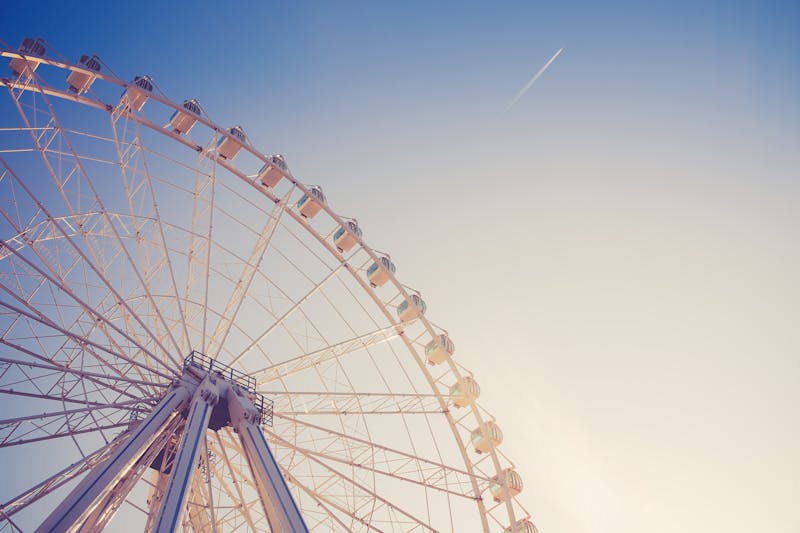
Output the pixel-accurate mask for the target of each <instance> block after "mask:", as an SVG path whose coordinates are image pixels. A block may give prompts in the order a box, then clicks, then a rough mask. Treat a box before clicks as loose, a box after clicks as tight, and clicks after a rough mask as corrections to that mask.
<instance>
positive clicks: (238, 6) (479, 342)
mask: <svg viewBox="0 0 800 533" xmlns="http://www.w3.org/2000/svg"><path fill="white" fill-rule="evenodd" d="M10 5H11V4H9V5H8V6H7V7H6V8H5V9H4V12H3V17H2V19H1V20H0V38H2V39H3V40H4V41H6V42H8V43H10V44H12V45H17V44H18V42H19V41H20V40H21V39H22V37H25V36H43V37H45V38H46V39H47V40H48V41H49V42H50V43H52V45H54V46H55V48H56V49H58V50H59V51H60V52H61V53H62V54H64V55H65V56H67V57H68V58H70V59H75V58H77V56H78V55H80V54H82V53H97V54H99V55H100V56H101V57H102V58H103V59H104V60H105V61H106V62H107V63H108V64H109V65H111V67H112V68H113V69H114V70H115V72H117V73H118V74H119V75H120V76H121V77H123V78H129V77H132V76H133V75H135V74H140V73H147V74H150V75H151V76H153V78H154V80H155V81H156V83H157V84H158V85H159V87H160V88H161V89H162V90H163V91H164V92H165V93H166V94H167V95H168V96H170V97H171V98H172V99H174V100H181V99H183V98H186V97H195V98H198V99H199V100H200V102H201V104H203V106H204V108H205V109H206V111H207V112H208V113H209V115H210V116H211V117H212V118H213V119H214V120H215V121H216V122H218V123H220V124H223V125H225V124H235V123H241V124H242V125H243V126H244V128H245V130H246V131H247V132H248V134H249V136H250V139H251V140H252V142H253V143H254V144H255V145H256V146H257V147H260V148H263V150H264V151H266V152H271V153H272V152H281V153H284V154H286V155H287V160H288V161H289V164H290V167H291V168H292V170H293V172H294V173H295V175H300V176H303V177H304V179H305V181H307V182H310V183H320V184H322V185H323V186H324V187H325V190H326V193H327V194H328V196H329V198H330V199H331V201H332V203H333V204H334V205H335V206H336V208H337V209H338V210H339V211H340V212H342V213H344V214H347V215H354V216H357V217H358V218H359V221H360V222H361V225H362V227H363V228H364V230H365V235H366V236H367V238H368V241H369V242H370V243H371V244H372V245H374V246H375V247H376V248H378V249H388V250H389V251H391V252H392V253H393V257H394V258H395V259H396V262H397V263H398V267H399V269H398V274H399V276H400V278H401V279H402V280H403V281H405V282H407V283H409V284H410V285H412V286H414V287H417V288H419V289H421V290H422V291H423V293H424V294H425V296H426V301H427V302H428V304H429V308H430V311H431V316H432V317H433V319H434V320H435V321H436V322H439V323H444V324H446V325H447V327H448V329H449V330H450V331H451V332H452V333H453V336H454V339H455V340H456V342H457V344H458V346H459V349H460V350H462V351H461V352H460V353H462V354H463V358H462V359H461V362H462V363H463V364H464V365H465V366H467V367H468V368H470V369H472V370H474V371H475V373H476V376H477V378H478V380H479V381H480V383H481V385H482V389H483V390H484V395H483V396H482V400H483V401H484V405H486V407H487V408H488V409H489V411H491V412H492V413H494V414H495V415H496V416H497V417H498V420H499V422H500V424H501V425H502V426H503V427H504V432H505V434H506V438H507V442H506V443H504V447H505V448H504V450H505V451H506V453H508V454H509V455H510V456H511V457H512V458H514V459H515V460H516V462H517V464H518V465H519V469H520V471H521V472H522V473H523V476H524V478H525V482H526V492H525V493H524V494H523V496H524V501H525V503H526V506H527V507H528V508H529V510H531V512H532V513H533V515H534V517H535V518H536V520H537V522H538V524H539V526H540V531H542V533H553V532H572V533H583V532H586V533H589V532H592V533H594V532H605V531H615V532H617V533H619V532H625V533H627V532H631V533H633V532H641V531H650V532H654V533H658V532H661V531H676V530H679V531H687V532H712V531H725V532H726V533H730V532H738V531H742V532H744V531H752V530H762V531H772V532H776V533H784V532H785V533H792V532H796V531H797V530H798V528H800V521H798V518H797V514H796V510H795V509H794V506H796V501H797V499H798V497H800V484H798V481H797V480H798V479H800V464H798V458H797V454H796V450H797V447H798V445H800V433H799V432H798V429H797V424H796V419H797V408H796V406H797V405H798V401H800V396H799V395H798V392H797V391H796V383H797V379H798V378H800V366H799V364H798V350H800V346H798V341H797V339H796V332H795V328H796V324H797V319H798V318H800V317H798V306H797V301H798V299H797V298H798V297H800V294H798V287H800V283H798V281H799V280H798V279H797V272H798V271H800V255H798V250H797V243H798V237H800V235H798V230H797V228H798V227H800V224H798V223H799V222H800V220H798V214H797V213H798V209H797V206H798V201H799V200H800V181H799V180H798V178H800V171H799V170H798V169H800V150H798V148H797V147H798V146H800V91H798V87H799V86H800V61H799V60H798V58H797V52H798V50H800V31H799V30H798V28H800V4H798V3H797V2H769V1H766V2H755V1H753V2H743V1H742V2H740V1H729V2H721V1H719V2H606V3H599V2H564V3H544V2H524V3H523V2H519V3H517V2H493V3H478V2H468V3H461V2H435V3H426V2H404V3H393V4H390V3H388V2H383V3H378V2H337V3H334V2H317V3H315V2H292V3H267V2H251V3H231V5H228V4H227V3H220V2H215V3H206V2H184V3H178V2H140V3H122V2H115V3H96V4H92V3H82V4H81V5H80V6H75V5H73V4H70V3H63V2H35V3H25V4H19V5H17V4H14V7H13V8H12V7H10ZM20 6H21V7H20ZM561 47H563V48H564V53H563V54H562V55H561V56H560V57H559V58H558V59H557V60H556V61H555V62H554V63H553V65H552V66H551V68H550V69H549V70H548V71H547V72H546V73H545V74H544V75H543V76H542V78H541V79H540V80H539V81H538V82H537V83H536V84H535V85H534V86H533V88H532V89H531V90H530V91H529V92H528V93H527V94H526V95H525V96H524V97H523V98H522V99H521V100H520V101H519V102H518V103H517V104H516V105H515V106H514V108H513V109H512V110H511V111H510V112H509V113H507V114H506V115H503V116H501V113H502V111H503V109H504V108H505V106H506V104H507V103H508V102H509V100H510V99H511V98H512V97H513V96H514V95H515V94H516V92H517V91H518V90H519V89H520V88H521V87H522V86H523V85H524V84H525V83H526V82H527V80H528V79H530V77H531V76H532V75H533V74H534V73H535V72H536V71H537V70H538V69H539V68H540V67H541V65H542V64H544V62H545V61H546V60H547V59H548V58H549V57H550V56H551V55H552V54H553V53H554V52H555V51H556V50H558V49H559V48H561ZM462 347H464V348H462Z"/></svg>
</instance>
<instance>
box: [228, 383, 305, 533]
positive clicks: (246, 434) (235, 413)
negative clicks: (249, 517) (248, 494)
mask: <svg viewBox="0 0 800 533" xmlns="http://www.w3.org/2000/svg"><path fill="white" fill-rule="evenodd" d="M245 394H246V393H244V392H243V391H242V389H240V388H238V387H235V386H231V387H228V393H227V397H228V409H229V411H230V415H231V423H232V425H233V428H234V429H235V430H236V432H237V433H238V434H239V439H241V441H242V448H243V449H244V451H245V455H246V456H247V460H248V462H249V463H250V469H251V470H252V472H253V477H254V478H255V482H256V487H257V488H258V493H259V496H260V497H261V504H262V505H263V506H264V512H265V513H266V515H267V521H268V522H269V527H270V530H271V531H280V532H282V533H289V532H292V533H308V527H307V526H306V523H305V521H304V520H303V516H302V515H301V514H300V510H299V509H298V508H297V504H296V503H295V501H294V498H292V493H291V492H290V491H289V487H288V486H287V485H286V481H285V480H284V479H283V475H281V471H280V468H278V463H276V462H275V458H274V457H273V456H272V452H271V451H270V449H269V445H268V444H267V441H266V439H265V438H264V434H263V433H262V432H261V428H260V427H259V421H260V418H261V415H260V413H259V412H258V411H257V410H256V409H255V407H254V406H253V402H252V401H250V400H249V399H248V398H247V397H246V396H245Z"/></svg>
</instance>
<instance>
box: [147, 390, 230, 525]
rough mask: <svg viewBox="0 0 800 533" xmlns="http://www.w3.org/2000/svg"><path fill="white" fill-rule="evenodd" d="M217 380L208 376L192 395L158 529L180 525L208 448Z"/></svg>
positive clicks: (216, 398) (158, 520)
mask: <svg viewBox="0 0 800 533" xmlns="http://www.w3.org/2000/svg"><path fill="white" fill-rule="evenodd" d="M213 380H214V378H213V377H211V376H207V377H206V378H205V379H204V380H203V382H202V383H201V384H200V386H198V387H197V391H196V392H195V394H194V397H193V398H192V403H191V406H190V407H189V415H188V416H187V418H186V427H185V428H184V430H183V437H182V438H181V442H180V444H179V445H178V455H177V456H176V457H175V463H174V464H173V465H172V472H171V473H170V476H169V481H168V482H167V488H166V490H165V491H164V497H163V498H162V500H161V507H160V509H159V510H158V517H157V518H156V521H155V527H154V528H153V531H154V533H172V532H173V531H176V530H177V528H178V526H179V525H180V521H181V516H182V515H183V511H184V509H185V508H186V497H187V495H188V493H189V487H190V485H191V482H192V476H193V475H194V474H195V472H196V471H197V465H198V460H199V458H200V451H201V450H204V449H205V447H204V446H203V439H205V437H206V430H207V428H208V419H209V418H210V417H211V411H212V409H213V406H214V405H215V404H216V403H217V400H218V399H219V391H218V389H217V386H216V384H215V383H214V382H213Z"/></svg>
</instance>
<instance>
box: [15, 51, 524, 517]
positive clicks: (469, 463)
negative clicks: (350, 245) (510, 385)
mask: <svg viewBox="0 0 800 533" xmlns="http://www.w3.org/2000/svg"><path fill="white" fill-rule="evenodd" d="M0 56H3V57H7V58H13V57H20V58H22V59H24V60H26V61H27V60H35V61H36V62H37V63H40V64H47V65H49V66H52V67H56V68H60V69H62V70H67V71H74V70H81V67H80V66H78V65H74V64H70V63H67V62H61V61H55V60H51V59H48V58H43V57H39V56H30V55H26V54H23V53H20V52H19V51H16V50H13V51H12V50H2V51H0ZM33 75H34V76H38V75H37V74H35V73H33ZM92 75H94V76H95V77H96V78H97V79H100V80H103V81H106V82H109V83H112V84H114V85H117V86H120V87H123V88H128V87H130V86H131V85H132V84H130V83H128V82H125V81H123V80H121V79H119V78H117V77H116V76H111V75H108V74H104V73H98V72H92ZM2 84H3V85H4V86H6V87H7V88H8V89H9V90H11V89H12V87H13V88H17V89H20V87H16V82H14V81H10V80H7V79H3V80H2ZM39 87H40V88H41V91H39V92H42V93H43V94H47V95H48V96H55V97H58V98H63V99H67V100H72V101H74V102H75V103H77V104H81V105H88V106H90V107H95V108H97V109H105V110H106V111H110V107H111V106H109V104H105V105H103V104H102V103H101V102H99V101H97V102H96V101H93V100H92V99H90V98H87V97H83V96H81V95H71V94H69V93H66V92H63V91H57V90H48V91H44V88H43V87H41V85H39ZM23 90H32V91H34V92H37V91H36V90H35V89H31V88H27V89H23ZM150 97H151V98H153V99H154V100H156V101H158V102H160V103H161V104H163V105H166V106H167V107H170V108H172V109H173V110H180V109H181V106H180V105H178V104H175V103H174V102H173V101H172V100H170V99H168V98H166V97H164V96H161V95H156V94H152V95H151V96H150ZM122 114H123V115H124V116H125V118H126V119H129V120H132V121H134V122H136V123H137V124H139V125H142V126H144V127H147V128H149V129H151V130H152V131H155V132H157V133H159V134H162V135H164V136H166V137H168V138H170V139H172V140H175V141H178V142H180V143H181V144H183V145H185V146H186V147H188V148H191V149H192V150H194V151H196V152H198V154H199V155H201V156H203V157H205V158H206V159H207V160H209V161H212V162H213V163H214V164H218V165H220V166H221V167H223V168H225V169H226V170H227V171H228V172H229V173H231V174H233V175H234V176H236V177H238V178H239V179H240V180H242V181H243V182H244V183H247V184H249V185H251V186H252V187H253V188H254V189H256V190H257V191H259V192H260V193H261V194H262V195H263V196H265V197H267V198H268V199H270V200H271V201H272V202H273V203H275V204H277V203H278V202H279V201H280V199H279V198H278V197H277V196H276V195H275V194H274V193H273V191H272V190H267V189H265V188H263V187H259V186H258V184H257V180H254V179H252V176H248V175H247V174H245V173H244V172H243V171H241V170H239V169H238V168H237V167H236V166H235V165H234V164H233V162H232V161H228V160H225V159H222V158H221V157H219V155H217V154H214V153H212V150H210V149H208V148H203V147H202V146H200V145H196V144H192V142H191V141H190V140H188V139H186V138H185V137H182V136H180V135H177V134H175V133H173V132H170V131H168V130H167V129H166V128H165V127H164V126H159V125H157V124H155V123H153V122H152V121H149V120H147V119H146V117H144V116H140V115H138V114H137V113H134V112H133V111H131V110H130V109H128V110H123V111H122ZM197 119H198V123H200V124H203V125H205V126H206V127H207V128H209V129H210V130H211V131H212V132H213V134H212V135H214V136H223V137H226V138H231V139H234V137H233V136H232V135H231V134H230V133H229V132H228V130H227V129H226V128H223V127H220V126H219V125H218V124H216V123H214V122H213V121H211V119H210V118H208V117H207V116H203V115H198V116H197ZM236 140H237V141H239V140H238V139H236ZM241 147H242V148H243V149H244V150H246V151H247V152H249V153H250V154H251V155H253V156H254V157H256V158H257V159H258V160H260V161H261V162H262V163H263V164H270V163H271V160H270V156H269V155H268V154H265V153H263V152H261V151H259V150H257V149H256V148H255V147H253V146H252V144H250V143H249V142H245V143H241ZM272 168H275V169H276V170H277V171H278V172H280V173H281V174H282V176H283V178H285V179H287V180H288V181H289V182H290V183H291V184H292V185H293V187H296V188H297V189H298V190H299V191H301V192H302V193H303V194H306V195H307V194H310V190H311V187H310V186H308V185H306V184H304V183H303V182H301V181H300V180H299V179H297V178H295V176H294V175H293V174H292V173H291V172H289V171H288V170H284V169H282V168H279V167H277V166H274V165H273V166H272ZM321 208H322V210H324V211H325V213H326V214H327V216H328V217H329V218H330V219H331V220H332V221H334V222H335V223H336V224H337V225H338V226H339V227H341V228H344V229H345V231H347V232H350V233H352V234H353V237H354V238H355V239H356V240H357V243H358V247H359V248H360V249H361V250H363V251H364V252H365V253H366V254H367V255H368V257H369V258H370V259H371V260H372V261H374V262H378V261H379V260H380V257H381V255H379V254H378V253H377V252H376V251H375V250H374V249H373V248H372V247H370V246H369V245H368V244H367V243H366V242H365V241H364V239H363V237H362V236H361V235H356V234H355V233H353V232H351V231H350V228H349V227H348V225H347V223H346V221H347V220H348V218H347V217H343V216H341V215H339V214H337V213H336V212H334V211H333V208H332V206H331V205H330V204H329V203H327V202H325V203H322V204H321ZM286 212H287V213H288V214H289V216H290V217H292V218H293V219H294V220H295V221H296V222H297V223H299V225H300V226H302V227H303V228H304V229H305V231H306V232H308V233H309V234H311V235H313V236H314V238H316V239H317V241H318V242H319V244H320V245H322V247H323V248H325V249H327V250H328V252H329V253H330V254H332V255H333V257H334V258H336V259H337V260H338V261H339V263H340V265H341V266H343V267H344V269H345V270H347V271H348V272H349V273H350V275H351V276H352V278H354V279H355V280H356V281H357V282H358V284H359V285H360V286H361V288H362V290H364V291H365V292H366V294H368V295H369V296H370V298H371V299H372V301H373V302H374V304H375V305H376V306H377V307H378V308H379V309H380V310H381V312H382V313H383V315H384V317H385V318H386V319H387V320H389V321H390V323H391V324H392V325H393V326H394V327H396V328H397V329H398V330H399V331H402V329H403V326H404V322H403V321H401V320H400V319H399V318H397V317H396V316H395V315H394V314H392V313H391V312H390V311H391V308H390V307H389V306H388V303H387V302H384V301H383V300H382V299H381V298H380V297H378V295H377V294H376V292H375V290H374V289H373V288H372V287H370V286H369V284H368V283H366V281H365V280H364V279H363V276H361V275H359V272H358V271H356V270H355V268H354V267H353V266H352V265H349V264H348V263H347V261H346V259H345V257H344V255H343V254H342V253H340V252H339V251H338V250H336V248H335V246H334V245H333V244H331V243H330V242H329V240H328V239H327V238H326V236H324V235H322V234H320V233H319V232H318V231H317V230H316V229H315V228H314V227H313V226H312V225H311V224H310V223H308V221H306V220H305V219H304V218H303V217H301V216H300V214H299V213H297V212H296V211H295V210H293V209H286ZM387 273H388V276H389V281H390V282H391V283H392V284H393V285H394V287H395V289H396V290H397V291H398V293H399V294H400V295H401V296H402V298H403V299H404V300H405V301H410V296H411V294H412V292H410V291H409V290H408V288H407V287H406V286H405V285H403V284H402V283H401V282H400V281H399V280H398V278H397V277H396V275H395V273H394V272H390V271H388V272H387ZM415 320H416V321H418V322H419V323H420V324H422V325H423V327H424V329H425V330H426V331H427V332H428V334H429V335H430V336H431V337H432V338H436V337H437V336H438V334H439V333H438V331H437V330H439V331H441V330H442V328H438V327H436V326H434V325H433V323H432V322H430V321H429V320H428V319H427V318H426V317H425V316H424V315H423V314H420V315H419V316H418V317H417V318H416V319H415ZM400 337H401V338H402V340H403V343H404V344H405V346H406V349H407V350H408V351H409V352H410V353H411V354H413V356H414V358H415V360H416V362H417V364H418V366H419V368H420V370H421V371H422V374H423V376H424V377H425V379H426V381H427V382H428V385H429V387H430V389H431V390H432V391H433V394H434V395H435V396H436V397H437V399H438V400H439V402H440V404H441V406H442V408H443V410H445V411H446V412H445V418H446V419H447V421H448V425H449V426H450V428H451V430H452V433H453V435H454V440H455V441H456V443H457V444H458V446H459V449H460V450H461V453H462V460H463V461H464V466H465V467H466V468H467V470H468V471H469V472H470V473H471V474H472V476H471V477H472V478H474V477H475V476H477V473H476V472H474V470H473V467H474V461H473V460H472V459H471V458H470V457H469V454H468V453H467V448H468V446H467V445H466V443H465V441H464V440H463V439H462V437H461V434H460V433H459V430H458V427H457V422H456V421H455V419H454V418H453V416H452V414H451V413H450V412H449V409H448V407H447V406H448V401H447V397H446V395H445V394H444V393H443V391H441V390H440V387H439V386H437V385H436V380H435V378H434V376H433V375H432V374H431V373H430V372H429V370H428V369H427V367H426V365H425V362H424V360H423V358H422V357H420V355H419V353H418V351H417V348H416V347H414V346H413V345H412V343H411V341H410V340H409V339H407V338H406V337H405V336H404V335H403V334H402V333H400ZM446 361H447V365H448V367H449V370H450V373H451V374H452V376H453V377H454V378H455V380H456V382H460V381H461V380H462V379H463V378H464V377H465V376H467V375H471V373H464V372H463V371H462V368H461V367H460V365H459V364H457V363H456V362H454V361H453V360H452V358H450V357H448V358H447V359H446ZM470 410H471V412H472V415H473V416H474V418H475V420H476V421H477V423H478V424H479V426H480V425H482V424H483V423H484V415H483V414H482V413H481V409H480V407H479V406H478V404H477V403H472V404H471V405H470ZM490 419H492V420H493V419H494V417H491V416H490ZM488 456H489V457H491V459H492V462H493V464H494V466H495V471H496V473H497V474H498V475H499V474H500V473H501V471H503V467H502V465H501V462H500V460H499V457H498V450H496V447H495V445H494V443H491V446H490V450H489V455H488ZM505 459H506V460H507V461H508V459H507V458H505ZM509 462H510V461H509ZM511 466H512V467H513V463H511ZM506 468H508V467H506ZM473 490H474V491H475V494H476V500H477V502H478V508H479V513H480V515H481V518H482V520H483V523H484V529H487V530H488V522H487V519H486V515H487V513H488V511H487V509H486V508H485V507H484V504H483V501H482V497H481V494H482V492H483V490H478V487H477V484H475V483H473ZM506 505H507V507H508V510H509V519H510V521H511V523H512V524H514V523H516V521H517V520H518V517H516V516H515V512H514V509H513V506H512V503H511V499H508V500H507V501H506Z"/></svg>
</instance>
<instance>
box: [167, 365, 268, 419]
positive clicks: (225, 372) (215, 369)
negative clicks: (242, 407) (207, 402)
mask: <svg viewBox="0 0 800 533" xmlns="http://www.w3.org/2000/svg"><path fill="white" fill-rule="evenodd" d="M183 371H184V375H186V374H189V375H191V376H192V377H193V378H196V379H197V380H198V382H199V381H202V380H203V378H205V377H206V375H209V374H211V375H213V376H215V377H217V378H218V379H222V380H224V381H226V382H228V383H229V384H231V385H232V386H235V387H239V388H240V389H241V390H242V392H243V393H245V395H246V396H247V398H248V399H249V400H250V401H252V402H253V406H254V407H255V408H256V410H257V411H258V412H259V413H260V414H261V421H260V424H259V425H262V426H263V425H267V426H270V427H272V408H273V405H274V402H273V401H272V400H269V399H267V398H265V397H264V396H263V395H261V394H259V393H258V392H256V379H255V378H254V377H253V376H250V375H248V374H245V373H244V372H242V371H241V370H237V369H235V368H233V367H232V366H228V365H226V364H223V363H220V362H219V361H217V360H216V359H212V358H211V357H209V356H207V355H205V354H203V353H200V352H198V351H192V352H191V353H190V354H189V355H188V356H187V357H186V359H184V360H183ZM230 425H231V416H230V411H229V410H228V398H227V395H225V394H223V395H220V398H219V401H218V402H217V403H216V404H215V405H214V409H213V411H212V412H211V418H210V419H209V422H208V428H209V429H213V430H214V431H218V430H219V429H220V428H223V427H225V426H230Z"/></svg>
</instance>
